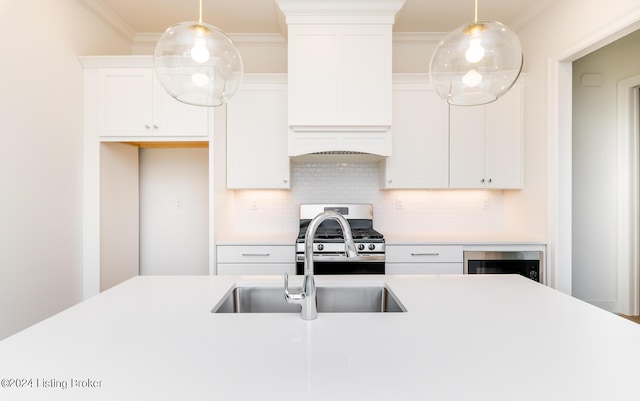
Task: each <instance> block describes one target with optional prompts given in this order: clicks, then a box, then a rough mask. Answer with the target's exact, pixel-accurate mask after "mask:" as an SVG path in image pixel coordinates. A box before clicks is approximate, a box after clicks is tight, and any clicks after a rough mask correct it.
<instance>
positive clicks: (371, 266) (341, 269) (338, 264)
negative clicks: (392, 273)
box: [296, 254, 385, 275]
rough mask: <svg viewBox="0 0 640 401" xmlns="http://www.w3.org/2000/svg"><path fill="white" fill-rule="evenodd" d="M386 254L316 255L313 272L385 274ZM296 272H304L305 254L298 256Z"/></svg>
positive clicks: (322, 273) (323, 273) (300, 273)
mask: <svg viewBox="0 0 640 401" xmlns="http://www.w3.org/2000/svg"><path fill="white" fill-rule="evenodd" d="M384 273H385V268H384V255H358V256H357V257H355V258H347V257H346V256H344V255H314V256H313V274H319V275H327V274H336V275H344V274H384ZM296 274H299V275H302V274H304V254H298V255H297V256H296Z"/></svg>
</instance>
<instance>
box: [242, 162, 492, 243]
mask: <svg viewBox="0 0 640 401" xmlns="http://www.w3.org/2000/svg"><path fill="white" fill-rule="evenodd" d="M379 177H380V170H379V165H378V163H295V164H293V167H292V182H291V190H290V191H286V190H255V191H234V194H233V196H234V202H233V205H234V207H233V208H234V210H233V214H234V221H235V225H236V226H235V232H236V233H262V232H272V233H273V234H274V235H278V234H282V233H289V232H295V231H297V224H298V205H299V204H302V203H371V204H373V207H374V222H375V226H376V228H377V229H378V230H379V231H381V232H382V233H383V234H384V232H385V231H388V232H394V233H398V232H402V233H412V232H416V233H429V232H433V233H439V232H446V233H456V232H499V231H502V230H503V228H504V204H503V197H504V195H503V191H482V190H477V191H471V190H402V191H400V190H384V191H383V190H380V187H379V179H380V178H379Z"/></svg>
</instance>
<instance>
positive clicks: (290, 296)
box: [284, 273, 306, 304]
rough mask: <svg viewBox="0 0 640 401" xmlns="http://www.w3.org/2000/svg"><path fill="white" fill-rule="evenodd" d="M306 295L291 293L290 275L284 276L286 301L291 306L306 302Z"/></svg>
mask: <svg viewBox="0 0 640 401" xmlns="http://www.w3.org/2000/svg"><path fill="white" fill-rule="evenodd" d="M305 296H306V294H305V293H304V292H298V293H290V292H289V275H288V274H287V273H285V274H284V299H286V300H287V302H288V303H290V304H295V303H301V302H302V300H304V298H305Z"/></svg>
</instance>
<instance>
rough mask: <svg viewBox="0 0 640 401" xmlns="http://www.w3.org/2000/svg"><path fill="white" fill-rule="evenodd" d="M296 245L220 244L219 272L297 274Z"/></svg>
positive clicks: (218, 254)
mask: <svg viewBox="0 0 640 401" xmlns="http://www.w3.org/2000/svg"><path fill="white" fill-rule="evenodd" d="M295 259H296V249H295V245H218V246H216V261H217V274H218V275H229V274H250V275H271V274H275V275H279V274H284V273H288V274H296V261H295Z"/></svg>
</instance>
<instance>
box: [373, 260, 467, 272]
mask: <svg viewBox="0 0 640 401" xmlns="http://www.w3.org/2000/svg"><path fill="white" fill-rule="evenodd" d="M463 270H464V269H463V264H462V263H437V262H436V263H386V264H385V274H462V273H463Z"/></svg>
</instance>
